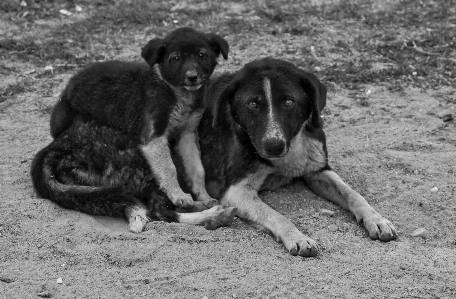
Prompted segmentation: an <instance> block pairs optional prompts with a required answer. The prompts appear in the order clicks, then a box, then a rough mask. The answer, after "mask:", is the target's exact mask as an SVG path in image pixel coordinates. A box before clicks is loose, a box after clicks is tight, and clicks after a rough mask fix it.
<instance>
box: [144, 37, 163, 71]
mask: <svg viewBox="0 0 456 299" xmlns="http://www.w3.org/2000/svg"><path fill="white" fill-rule="evenodd" d="M164 55H165V45H164V43H163V40H162V39H161V38H156V39H152V40H150V41H149V42H148V43H147V45H145V46H144V47H143V48H142V49H141V56H142V58H144V60H145V61H146V62H147V63H148V64H149V66H151V67H152V66H154V64H156V63H159V62H161V61H162V60H163V56H164Z"/></svg>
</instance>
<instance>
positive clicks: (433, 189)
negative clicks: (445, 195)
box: [431, 187, 439, 193]
mask: <svg viewBox="0 0 456 299" xmlns="http://www.w3.org/2000/svg"><path fill="white" fill-rule="evenodd" d="M437 191H439V188H437V187H434V188H432V189H431V192H432V193H437Z"/></svg>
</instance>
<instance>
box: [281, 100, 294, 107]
mask: <svg viewBox="0 0 456 299" xmlns="http://www.w3.org/2000/svg"><path fill="white" fill-rule="evenodd" d="M283 105H284V106H285V107H287V108H290V107H293V105H294V101H293V100H286V101H285V103H284V104H283Z"/></svg>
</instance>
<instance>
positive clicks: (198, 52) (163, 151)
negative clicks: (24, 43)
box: [32, 28, 229, 232]
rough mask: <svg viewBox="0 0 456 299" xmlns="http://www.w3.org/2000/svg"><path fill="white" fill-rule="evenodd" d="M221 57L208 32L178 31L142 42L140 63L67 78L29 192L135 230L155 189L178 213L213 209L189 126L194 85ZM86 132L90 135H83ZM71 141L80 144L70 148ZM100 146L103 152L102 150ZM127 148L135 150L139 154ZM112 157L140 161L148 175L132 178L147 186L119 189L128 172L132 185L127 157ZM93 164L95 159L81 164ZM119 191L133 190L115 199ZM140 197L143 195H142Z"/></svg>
mask: <svg viewBox="0 0 456 299" xmlns="http://www.w3.org/2000/svg"><path fill="white" fill-rule="evenodd" d="M228 50H229V47H228V43H227V42H226V41H225V40H224V39H223V38H221V37H220V36H218V35H213V34H203V33H200V32H197V31H195V30H192V29H190V28H181V29H177V30H175V31H173V32H171V33H170V34H169V35H168V36H167V37H166V38H164V39H154V40H151V41H149V43H148V44H147V45H146V46H145V47H144V48H143V49H142V53H141V55H142V57H143V58H144V59H145V60H146V62H147V63H148V64H149V66H145V65H142V64H137V63H130V62H120V61H111V62H103V63H96V64H93V65H92V66H90V67H88V68H86V69H84V70H82V71H81V72H79V73H78V74H76V75H75V76H74V77H73V78H71V80H70V81H69V83H68V85H67V87H66V88H65V90H64V91H63V92H62V95H61V98H60V100H59V102H58V103H57V104H56V106H55V108H54V110H53V112H52V116H51V134H52V136H53V137H54V138H55V140H54V142H53V143H52V144H51V145H50V146H48V147H46V148H45V149H43V150H42V151H40V152H39V153H38V154H37V156H36V157H35V160H34V162H33V164H32V180H33V183H34V186H35V188H36V190H37V192H38V194H39V195H40V196H42V197H46V198H49V199H51V200H53V201H55V202H56V203H58V204H60V205H62V206H63V207H67V208H71V209H76V210H80V211H83V212H87V213H90V214H95V215H113V216H122V215H123V216H124V217H126V218H127V219H129V221H130V230H132V231H135V232H139V231H141V230H142V228H143V226H144V225H145V223H146V222H147V221H148V218H154V217H149V216H150V215H149V216H147V215H148V213H147V206H145V205H144V202H145V200H146V201H148V202H153V201H154V200H155V198H154V196H153V194H156V191H157V190H156V189H159V190H160V191H161V192H162V195H164V196H166V197H167V198H168V199H169V200H170V201H171V203H172V204H173V205H174V206H176V207H180V208H187V209H192V208H193V210H194V211H200V210H203V209H206V208H210V207H213V206H215V205H216V204H218V202H217V200H215V199H213V198H211V197H210V196H209V195H208V193H207V191H206V188H205V185H204V181H205V178H204V177H205V174H204V169H203V166H202V164H201V159H200V153H199V149H198V145H197V135H196V128H197V126H198V124H199V121H200V119H201V117H202V114H203V111H204V105H203V95H204V89H205V87H204V85H205V83H206V82H207V80H208V79H209V77H210V76H211V74H212V72H213V71H214V68H215V66H216V64H217V57H218V56H219V55H220V54H222V55H223V57H224V58H225V59H227V57H228ZM91 130H93V131H95V132H97V134H96V135H90V132H91ZM67 131H69V132H68V133H67ZM78 134H80V135H81V136H79V135H78ZM91 137H92V138H91ZM74 140H79V141H80V142H83V143H84V144H83V146H82V147H77V146H76V144H75V143H74V142H73V141H74ZM86 143H92V144H91V145H88V144H86ZM68 144H72V146H70V147H68V146H67V145H68ZM104 147H107V148H109V150H110V151H107V152H104V151H103V150H102V149H103V148H104ZM170 147H171V148H172V150H173V151H175V153H176V156H177V157H178V158H177V160H178V162H177V163H181V164H182V165H183V166H184V167H183V170H184V178H185V184H186V185H187V186H188V188H189V189H190V192H191V194H193V195H194V197H195V199H196V200H197V202H196V203H197V204H196V205H194V201H193V198H192V196H191V195H189V194H186V193H184V192H183V190H182V189H181V187H180V186H179V182H178V180H177V172H176V167H175V165H174V163H173V160H172V156H171V153H170ZM131 148H139V150H140V154H138V153H136V152H135V151H133V150H132V149H131ZM63 149H65V150H63ZM62 150H63V151H64V153H63V154H62V153H61V152H59V151H62ZM116 150H117V152H116ZM126 152H127V153H128V154H125V153H126ZM101 153H103V154H101ZM122 154H124V155H125V156H128V155H138V156H141V157H143V159H145V161H144V162H146V163H145V165H148V166H147V167H150V171H151V174H150V175H149V173H147V172H146V171H145V170H144V169H143V170H142V171H143V172H142V174H140V177H143V178H145V177H147V180H146V181H142V183H140V184H139V185H140V186H139V187H138V185H134V186H133V187H131V188H130V189H129V188H128V182H127V181H128V180H129V179H128V175H131V176H132V179H134V177H135V175H134V174H133V172H129V171H128V169H130V167H129V166H128V163H127V162H128V161H129V160H128V159H127V158H125V161H124V160H122V156H119V155H122ZM93 157H96V160H93V163H91V162H90V161H91V160H90V159H91V158H93ZM138 159H139V158H138ZM142 162H143V161H142V160H141V163H142ZM133 164H134V163H133ZM138 164H140V163H138ZM119 165H123V167H122V168H119V167H118V166H119ZM133 169H134V168H133ZM67 171H68V173H67ZM117 171H118V172H120V173H117ZM133 171H134V170H133ZM127 174H128V175H127ZM149 176H151V177H149ZM152 178H153V179H152ZM150 180H153V181H154V182H155V183H156V184H155V185H154V184H152V183H151V182H149V181H150ZM132 184H133V183H132ZM151 186H152V187H151ZM157 186H158V187H157ZM111 187H115V189H114V190H111V189H109V188H111ZM121 187H125V188H127V190H128V189H129V190H134V192H133V194H131V193H128V191H125V192H127V193H125V192H123V191H122V192H121V191H119V189H118V188H121ZM155 187H157V188H155ZM106 188H108V189H106ZM116 188H117V189H116ZM148 190H149V191H150V192H153V194H150V195H148V196H146V195H144V192H146V191H148ZM139 195H141V196H139ZM125 196H130V197H131V196H132V198H130V197H129V198H126V197H125ZM138 196H139V197H138ZM97 198H98V199H97ZM122 201H124V202H122ZM69 202H71V204H70V203H69ZM149 205H151V204H149ZM152 205H153V204H152ZM222 210H223V209H222ZM151 213H153V212H151ZM173 221H177V220H176V219H174V218H173ZM209 226H210V225H209Z"/></svg>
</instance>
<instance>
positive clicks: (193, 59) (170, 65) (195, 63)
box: [141, 28, 229, 90]
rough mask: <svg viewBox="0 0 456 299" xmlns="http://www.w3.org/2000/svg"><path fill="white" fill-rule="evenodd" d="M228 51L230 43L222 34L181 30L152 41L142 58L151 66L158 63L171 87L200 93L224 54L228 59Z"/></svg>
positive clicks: (163, 76) (145, 48) (144, 50)
mask: <svg viewBox="0 0 456 299" xmlns="http://www.w3.org/2000/svg"><path fill="white" fill-rule="evenodd" d="M228 50H229V46H228V42H227V41H226V40H224V39H223V38H221V37H220V36H218V35H215V34H204V33H201V32H198V31H195V30H193V29H191V28H179V29H176V30H174V31H173V32H171V33H170V34H169V35H168V36H166V37H165V38H164V39H153V40H151V41H149V43H148V44H147V45H146V46H144V47H143V48H142V52H141V56H142V57H143V58H144V60H146V62H147V63H148V64H149V65H150V66H151V67H152V66H154V65H155V64H157V65H158V69H159V72H160V75H161V77H162V78H163V79H164V80H166V81H167V82H168V83H169V84H171V85H173V86H177V87H182V88H185V89H188V90H197V89H199V88H200V87H201V86H202V85H203V84H204V83H205V82H206V81H207V80H208V79H209V77H210V76H211V75H212V72H213V71H214V68H215V66H216V65H217V58H218V57H219V55H220V53H221V54H222V56H223V58H225V59H228Z"/></svg>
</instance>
